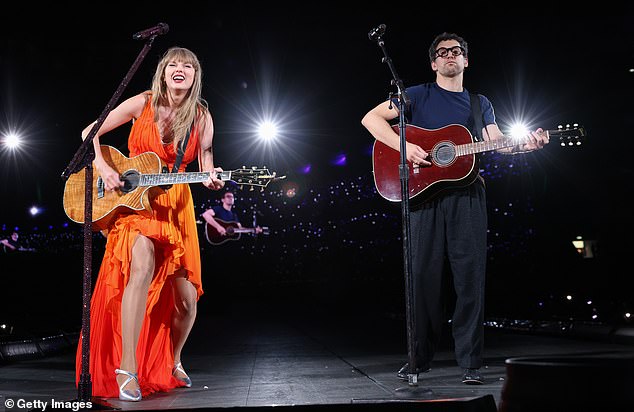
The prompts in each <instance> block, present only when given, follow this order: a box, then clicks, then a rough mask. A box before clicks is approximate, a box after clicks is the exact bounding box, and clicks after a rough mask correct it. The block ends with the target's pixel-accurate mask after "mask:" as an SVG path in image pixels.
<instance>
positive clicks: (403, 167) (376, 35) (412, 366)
mask: <svg viewBox="0 0 634 412" xmlns="http://www.w3.org/2000/svg"><path fill="white" fill-rule="evenodd" d="M384 32H385V25H384V24H382V25H380V26H379V27H378V28H376V29H374V30H372V31H371V32H370V33H369V34H368V37H369V38H370V40H376V42H377V44H378V46H379V47H380V48H381V50H382V51H383V56H384V57H383V59H382V60H381V61H382V62H383V63H386V64H387V65H388V67H389V68H390V71H391V72H392V77H393V79H392V81H391V84H392V85H393V86H396V89H397V93H396V96H397V99H398V110H399V116H398V117H399V118H398V120H399V125H398V126H399V137H400V155H401V162H400V165H399V177H400V180H401V215H402V222H403V264H404V269H405V292H406V293H405V309H406V318H407V350H408V356H409V361H408V364H409V371H408V374H407V381H408V386H409V387H412V386H418V373H416V369H417V366H418V365H417V364H416V347H417V345H418V337H417V336H416V313H415V311H414V307H415V306H414V302H415V299H416V296H415V295H414V282H413V278H412V256H411V254H410V249H411V237H410V218H409V166H408V164H407V153H406V146H407V141H406V139H405V138H406V137H405V110H406V108H407V106H408V105H409V97H408V96H407V93H406V91H405V87H404V86H403V81H402V80H401V79H400V78H399V77H398V75H397V74H396V69H395V68H394V64H393V63H392V59H390V57H389V56H388V54H387V50H386V48H385V42H384V41H383V34H384ZM392 95H393V94H392V93H391V94H390V100H391V98H392ZM424 392H425V393H428V392H429V391H428V390H424Z"/></svg>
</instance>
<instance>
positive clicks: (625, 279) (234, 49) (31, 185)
mask: <svg viewBox="0 0 634 412" xmlns="http://www.w3.org/2000/svg"><path fill="white" fill-rule="evenodd" d="M509 6H510V5H502V6H500V5H494V4H488V3H487V4H485V5H482V4H477V5H476V4H475V3H474V4H473V5H460V6H459V5H457V4H456V5H451V6H448V5H444V4H442V5H439V6H435V5H427V4H421V3H419V2H417V3H408V2H402V3H394V4H389V5H388V4H386V3H376V4H375V3H367V4H365V5H363V6H362V7H360V8H358V9H354V8H353V9H351V8H350V7H351V6H350V5H345V4H343V3H341V4H339V3H335V2H315V3H309V4H300V3H294V4H291V5H287V4H284V3H265V4H263V3H261V2H245V1H234V2H231V3H230V4H222V5H219V4H216V3H212V2H181V3H179V2H127V3H103V4H102V3H90V4H89V3H85V4H82V5H75V4H73V5H71V4H63V3H55V4H54V5H53V4H49V5H43V6H41V5H40V6H37V7H35V6H32V5H27V4H15V5H14V10H15V11H13V12H6V13H5V20H6V21H5V22H4V23H3V24H2V25H0V81H1V89H0V90H2V94H1V97H0V131H1V132H2V134H6V133H7V132H9V131H17V132H19V133H20V134H21V135H22V136H23V138H24V140H25V143H26V144H25V146H23V149H22V150H20V151H8V150H7V149H4V148H3V149H1V152H0V157H1V161H0V181H1V182H2V184H0V198H1V199H2V206H0V225H2V227H1V229H2V231H1V232H0V237H4V236H8V235H9V234H10V231H11V230H13V228H14V227H18V228H19V230H20V232H21V233H22V234H23V236H22V237H23V238H29V236H30V237H31V241H32V242H34V243H36V244H37V245H38V246H40V250H42V249H48V250H49V251H48V252H44V251H41V252H38V253H36V254H34V255H29V256H28V257H24V256H21V257H6V256H5V257H3V259H5V260H4V262H5V263H6V262H8V264H6V265H4V269H2V268H0V271H2V272H3V275H2V277H3V282H4V285H3V287H2V290H3V291H4V293H5V296H6V297H5V299H4V303H10V304H8V305H6V307H9V308H11V309H10V311H9V312H6V313H13V311H15V312H16V313H17V312H20V313H23V312H24V307H23V306H19V305H17V306H16V305H15V299H17V298H16V296H17V294H16V293H14V292H17V291H24V292H25V294H24V296H23V297H24V299H26V300H27V301H28V300H29V299H30V298H31V297H35V298H38V299H40V300H43V301H49V300H50V299H52V296H47V294H48V293H50V292H51V290H56V289H60V290H58V291H57V292H56V293H57V294H56V296H57V297H59V296H68V299H66V301H67V302H71V301H73V300H75V301H77V300H78V299H80V298H81V284H80V283H79V281H80V276H81V257H82V254H81V252H82V251H81V237H77V232H78V230H80V228H79V227H78V226H77V225H74V224H71V225H70V226H68V227H65V226H64V224H66V223H68V221H67V219H66V216H65V214H64V211H63V209H62V193H63V187H64V180H63V179H62V178H61V174H62V172H63V171H64V170H65V168H66V167H67V165H68V164H69V162H70V160H71V159H72V157H73V155H74V153H75V151H76V150H77V148H78V147H79V144H80V131H81V130H82V129H83V128H84V127H85V126H86V125H87V124H89V123H90V122H91V121H93V120H94V119H96V118H97V117H98V116H99V114H100V113H101V112H102V111H103V110H104V108H105V105H106V103H107V102H108V101H109V100H110V98H111V97H112V95H113V93H114V92H115V90H116V89H117V87H118V86H119V84H120V83H121V81H122V79H123V78H124V76H125V74H126V73H127V71H128V70H129V69H130V67H131V66H132V63H133V62H134V60H135V59H136V57H137V56H138V54H139V52H140V51H141V49H142V47H143V42H140V41H135V40H133V39H132V34H133V33H135V32H137V31H140V30H143V29H145V28H148V27H151V26H154V25H156V24H157V23H158V22H165V23H167V24H168V25H169V27H170V30H169V32H168V33H167V34H165V35H163V36H159V37H157V38H156V39H155V41H154V44H153V46H152V48H151V49H150V52H149V54H148V55H147V57H146V58H145V60H144V61H143V62H142V64H141V65H140V67H139V69H138V71H137V72H136V73H135V75H134V76H133V78H132V80H131V82H130V84H129V85H128V86H127V88H126V89H125V91H124V92H123V96H122V99H124V98H127V97H129V96H131V95H133V94H136V93H138V92H140V91H143V90H145V89H147V88H148V87H149V85H150V81H151V76H152V74H153V71H154V69H155V66H156V63H157V62H158V60H159V59H160V56H161V55H162V54H163V53H164V52H165V50H166V49H167V48H168V47H170V46H175V45H178V46H183V47H187V48H190V49H192V50H193V51H194V52H196V53H197V55H198V56H199V58H200V60H201V63H202V66H203V82H204V90H203V94H204V97H205V98H206V99H207V101H208V102H209V106H210V108H211V111H212V114H213V116H214V121H215V128H216V133H215V138H214V153H215V159H216V164H217V165H219V166H222V167H223V168H225V169H233V168H238V167H241V166H242V165H262V164H263V165H267V166H269V167H270V168H271V169H272V170H275V171H276V172H277V173H278V174H280V175H286V176H287V178H286V180H285V182H284V185H290V184H292V185H295V186H296V187H297V193H298V195H297V196H296V197H295V198H293V199H284V198H283V197H282V196H281V193H283V190H284V188H286V187H288V186H284V185H283V184H281V183H279V184H278V183H276V184H272V185H271V186H269V187H268V188H267V190H266V191H265V192H262V193H257V192H256V193H251V192H246V191H245V192H241V194H240V197H239V198H238V199H237V206H238V210H239V211H240V213H241V214H243V216H244V215H246V219H247V221H248V219H249V218H250V216H251V215H250V214H251V212H252V211H253V210H254V209H256V211H257V212H258V213H259V214H258V216H259V221H260V222H261V223H262V224H267V225H268V226H270V227H271V229H272V234H271V236H269V237H267V238H261V239H251V238H245V239H243V241H242V242H240V243H237V244H233V245H230V246H228V247H227V248H224V249H222V252H219V251H218V250H217V249H210V248H209V246H208V245H205V242H204V239H201V246H202V247H203V259H204V262H203V265H205V266H204V268H210V267H211V268H212V269H207V270H209V271H213V273H214V275H210V276H209V277H208V280H207V281H206V282H207V283H206V284H207V285H208V286H207V290H208V293H209V295H210V296H211V297H212V298H210V299H209V300H207V301H206V302H207V303H206V304H208V305H212V306H213V305H214V304H215V303H212V302H221V301H222V300H223V299H228V298H231V296H248V295H249V293H255V292H253V291H254V290H255V291H258V292H260V294H265V293H262V292H263V291H264V290H266V295H268V296H271V297H272V299H276V298H279V297H280V296H281V297H282V299H278V302H279V301H284V300H287V301H289V302H290V301H293V300H294V299H299V300H300V301H301V299H302V298H305V297H306V296H309V295H311V296H316V297H319V298H320V299H326V302H327V303H329V304H333V305H334V304H342V303H345V304H347V305H348V306H350V307H351V308H353V309H354V308H360V307H361V308H366V309H367V308H369V307H375V306H381V308H382V309H385V308H386V307H387V309H386V310H387V311H392V312H396V313H398V312H399V311H401V310H402V305H401V304H402V296H403V294H402V283H403V278H402V273H401V272H402V271H401V266H400V265H401V259H402V255H401V252H402V249H401V243H400V232H399V231H400V220H399V219H400V216H399V213H400V211H399V208H398V206H397V205H394V204H389V203H388V202H386V201H384V200H382V199H381V198H380V196H379V195H378V194H376V192H374V191H373V186H372V180H371V179H372V177H371V172H372V170H371V168H372V165H371V157H370V153H371V144H372V142H373V139H372V137H371V136H370V135H369V134H368V132H367V131H366V130H365V129H364V128H363V127H362V126H361V124H360V120H361V118H362V117H363V115H364V114H365V113H366V112H367V111H368V110H369V109H370V108H372V107H374V106H375V105H376V104H378V103H379V102H380V101H382V100H384V99H386V98H387V96H388V93H389V92H391V91H394V88H393V87H392V86H391V85H390V80H391V78H392V76H391V73H390V71H389V69H388V67H387V65H385V64H383V63H382V62H381V58H382V57H383V55H382V52H381V50H380V49H379V48H378V47H377V44H376V42H372V41H370V40H369V39H368V36H367V33H368V31H369V30H370V29H371V28H373V27H376V26H377V25H378V24H381V23H384V24H386V25H387V32H386V34H385V36H384V40H385V44H386V47H387V50H388V53H389V55H390V57H391V58H392V60H393V62H394V64H395V67H396V69H397V72H398V74H399V75H400V77H401V78H402V79H403V81H404V84H405V85H406V86H409V85H414V84H416V83H420V82H425V81H433V79H434V76H433V73H432V71H431V69H430V67H429V60H428V57H427V49H428V47H429V44H430V42H431V41H432V39H433V38H434V36H435V35H436V34H438V33H440V32H442V31H450V32H456V33H458V34H460V35H462V36H463V37H464V38H465V39H466V40H467V41H468V42H469V52H470V53H469V68H468V69H467V71H466V74H465V86H466V88H467V89H469V90H471V91H477V92H479V93H482V94H484V95H486V96H487V97H488V98H489V99H490V100H491V101H492V103H493V105H494V107H495V110H496V116H497V120H498V122H499V124H500V126H501V128H502V129H503V130H505V128H507V127H508V126H509V125H510V124H512V123H513V122H515V121H517V120H522V121H523V122H524V123H526V124H527V125H528V126H529V127H530V128H531V129H535V128H537V127H543V128H546V129H553V128H556V127H557V125H559V124H566V123H579V124H581V125H583V126H584V127H585V129H586V131H587V137H586V139H585V141H584V144H583V145H582V146H581V147H578V148H572V149H566V148H561V147H559V146H558V145H557V144H556V143H557V142H556V141H555V142H553V143H554V144H551V145H549V146H548V147H547V148H546V149H545V150H543V151H540V152H538V153H533V154H530V155H527V156H519V157H515V158H514V159H500V158H499V156H495V155H493V154H491V155H487V156H484V157H483V160H484V161H483V164H482V168H483V174H484V175H485V177H486V178H487V187H488V198H489V207H490V222H491V225H490V226H491V231H490V243H491V246H490V265H489V272H490V276H491V280H490V281H489V288H490V292H489V295H488V296H489V300H490V301H491V303H490V305H489V308H490V313H491V314H498V315H504V316H533V317H539V316H543V315H542V314H540V312H534V311H533V310H532V309H534V308H535V306H534V305H536V304H537V302H538V301H541V302H549V299H550V302H551V307H556V306H557V310H554V309H553V310H552V311H551V312H549V313H548V315H549V316H551V315H553V314H555V315H560V314H563V316H565V315H566V313H567V312H566V311H567V310H568V309H566V308H563V309H562V308H559V307H558V304H557V303H553V302H556V301H557V299H558V297H560V296H561V295H562V294H566V293H574V292H579V294H580V295H584V296H589V295H593V296H595V299H597V300H598V299H601V300H602V301H604V302H606V303H605V307H606V308H608V309H606V310H604V313H607V312H609V313H610V316H609V317H608V316H606V318H607V319H606V321H610V322H618V321H622V318H620V317H619V316H620V315H619V314H620V313H621V312H622V311H623V310H627V309H628V308H630V307H631V306H632V305H631V298H630V297H629V293H628V292H629V291H631V290H632V286H633V282H632V280H631V273H630V272H631V270H630V269H629V267H630V265H629V260H630V259H629V251H630V249H631V244H630V242H631V241H632V229H633V224H632V222H633V219H632V218H633V216H632V215H633V212H632V210H633V209H632V207H631V205H630V198H631V197H632V192H633V190H632V189H633V185H632V183H631V181H632V180H631V179H632V175H633V168H632V161H631V159H630V153H631V152H632V146H633V144H632V132H631V130H632V126H633V118H634V117H633V116H632V108H633V104H632V92H633V91H634V89H633V87H632V85H633V79H634V73H632V72H631V71H630V70H631V69H632V68H634V24H633V21H634V20H633V17H634V13H633V10H632V7H631V6H620V7H619V8H618V9H617V8H612V7H608V6H607V5H606V7H604V8H603V9H602V10H594V9H590V8H587V9H579V8H576V9H574V10H571V9H567V8H563V6H562V7H561V9H557V8H554V7H553V6H549V7H547V8H546V7H538V6H532V8H531V7H528V6H517V7H524V8H523V9H522V8H520V9H519V10H514V11H513V12H511V11H509V10H508V7H509ZM262 118H271V119H274V120H276V121H278V122H279V124H280V127H281V136H280V139H279V141H278V142H277V143H275V144H272V145H269V146H263V145H261V144H258V142H257V138H256V137H255V132H254V127H255V126H254V125H255V123H256V120H258V119H262ZM126 137H127V129H126V128H122V130H120V131H117V132H113V133H111V135H109V136H108V137H106V138H104V139H103V142H106V143H107V144H112V145H114V146H117V147H121V148H124V147H125V139H126ZM342 154H343V155H345V156H346V159H347V163H346V164H345V165H344V166H337V165H335V164H333V161H334V160H335V159H337V158H338V157H339V156H341V155H342ZM511 164H512V165H513V167H510V165H511ZM306 165H311V172H310V173H308V174H303V173H301V172H300V171H301V170H302V168H304V167H305V166H306ZM351 182H354V183H353V184H352V185H351ZM343 188H346V189H345V190H344V189H343ZM193 189H194V196H195V197H196V200H197V208H199V209H200V211H202V210H203V209H204V206H206V205H210V204H213V203H215V201H216V199H217V194H216V193H212V192H207V191H204V190H202V188H201V187H199V186H196V187H193ZM348 189H350V190H348ZM316 199H317V200H316ZM32 205H37V206H39V207H42V208H43V213H42V214H41V215H39V216H36V217H31V216H30V215H29V214H28V208H29V207H30V206H32ZM371 213H378V215H373V216H375V217H376V219H370V220H375V221H374V223H372V222H371V221H370V220H368V216H369V214H371ZM377 221H378V223H377ZM307 226H311V230H310V231H309V232H310V233H307V232H306V227H307ZM322 229H323V232H319V231H320V230H322ZM44 230H50V231H51V232H50V233H51V235H47V234H42V232H43V231H44ZM67 232H72V234H71V235H68V233H67ZM318 232H319V233H322V234H323V235H322V234H320V235H316V234H315V233H318ZM34 233H35V234H37V236H34V235H33V234H34ZM60 233H62V234H64V233H66V234H65V235H64V236H66V235H68V236H69V237H63V238H60V237H59V236H60ZM201 235H202V233H201ZM575 236H583V237H584V238H585V239H592V240H596V241H597V253H596V256H595V258H593V259H582V258H580V257H579V255H577V254H576V252H575V251H574V250H573V249H572V247H571V241H572V240H573V239H574V238H575ZM60 239H61V240H60ZM42 244H45V245H46V247H45V248H43V247H42ZM60 245H61V246H68V247H69V250H64V249H63V248H62V249H59V247H60ZM96 245H97V246H96V253H95V259H96V260H98V257H99V250H100V249H99V241H97V242H96ZM219 255H220V256H219ZM34 256H35V257H34ZM97 263H98V262H97ZM223 270H227V271H229V272H230V273H232V274H233V276H231V277H229V276H225V275H217V274H218V273H220V274H222V273H223V272H222V271H223ZM10 274H11V275H10ZM256 274H257V275H256ZM27 284H28V287H25V285H27ZM360 285H362V286H363V287H360ZM254 286H255V287H254ZM258 288H260V289H258ZM263 288H266V289H263ZM38 291H39V292H38ZM229 291H230V292H229ZM232 294H234V295H232ZM21 296H22V295H21ZM20 299H22V297H21V298H20ZM386 302H387V304H386ZM30 305H31V307H33V304H30ZM68 307H70V308H71V309H69V310H70V313H72V314H73V315H71V316H70V319H75V320H76V319H77V316H75V314H77V315H78V314H79V313H78V312H73V310H72V307H73V305H72V304H70V305H68ZM20 308H21V309H20ZM216 308H217V307H216ZM7 310H8V309H7ZM584 311H586V309H585V308H584V309H579V308H575V309H574V310H573V312H574V314H575V316H577V315H578V316H582V317H584V318H585V317H587V316H588V313H586V312H584ZM33 312H34V313H35V312H37V313H39V312H38V311H36V310H35V309H33ZM573 312H570V313H573ZM65 313H68V312H60V313H57V312H55V315H54V316H53V315H52V312H49V313H48V315H51V316H53V317H54V318H56V319H60V318H63V317H64V316H65Z"/></svg>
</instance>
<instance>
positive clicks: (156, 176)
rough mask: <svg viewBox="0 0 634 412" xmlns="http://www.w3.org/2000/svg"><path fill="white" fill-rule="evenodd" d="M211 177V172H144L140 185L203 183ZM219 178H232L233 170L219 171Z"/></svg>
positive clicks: (224, 179)
mask: <svg viewBox="0 0 634 412" xmlns="http://www.w3.org/2000/svg"><path fill="white" fill-rule="evenodd" d="M207 179H209V172H183V173H147V174H142V175H141V178H140V180H139V186H163V185H172V184H179V183H202V182H206V181H207ZM218 179H220V180H222V181H227V180H231V171H226V172H220V173H218Z"/></svg>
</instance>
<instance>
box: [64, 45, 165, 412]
mask: <svg viewBox="0 0 634 412" xmlns="http://www.w3.org/2000/svg"><path fill="white" fill-rule="evenodd" d="M155 37H156V35H153V36H151V37H149V38H148V39H147V41H146V43H145V45H144V46H143V49H142V50H141V52H140V53H139V55H138V56H137V58H136V60H135V61H134V63H133V64H132V67H130V69H129V70H128V73H127V74H126V75H125V77H124V78H123V80H122V81H121V83H120V84H119V87H117V90H116V91H115V92H114V94H113V95H112V97H111V98H110V101H109V102H108V104H106V107H105V109H104V110H103V112H102V113H101V115H100V116H99V118H98V119H97V121H96V122H95V124H94V125H93V127H92V129H90V132H89V133H88V136H86V139H84V141H83V142H82V144H81V145H80V146H79V149H78V150H77V152H76V153H75V155H74V156H73V159H72V160H71V161H70V163H69V164H68V166H66V169H65V170H64V172H63V173H62V178H63V179H64V180H68V178H69V177H70V176H71V175H72V174H74V173H78V172H79V171H80V170H81V169H82V168H84V169H85V175H86V187H85V200H84V267H83V292H82V321H81V338H82V342H81V374H80V378H79V382H78V384H77V394H78V395H77V397H78V401H80V402H92V405H93V408H95V406H99V403H97V402H95V401H93V400H92V380H91V376H90V300H91V293H92V283H91V280H92V232H93V231H92V200H93V195H92V193H93V186H92V185H93V164H92V162H93V160H94V159H95V151H94V146H93V139H94V137H95V135H96V134H97V131H98V130H99V129H100V128H101V125H102V124H103V122H104V121H105V120H106V117H107V116H108V113H110V111H111V110H112V109H113V108H114V106H115V104H116V103H117V101H118V100H119V98H120V97H121V94H122V93H123V91H124V90H125V88H126V87H127V86H128V83H129V82H130V80H131V79H132V76H133V75H134V73H135V72H136V71H137V69H138V68H139V66H140V65H141V62H142V61H143V59H144V58H145V56H146V55H147V53H148V52H149V51H150V48H151V47H152V43H153V42H154V38H155ZM99 409H106V408H99ZM107 409H111V408H107Z"/></svg>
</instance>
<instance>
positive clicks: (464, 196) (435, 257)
mask: <svg viewBox="0 0 634 412" xmlns="http://www.w3.org/2000/svg"><path fill="white" fill-rule="evenodd" d="M429 59H430V61H431V68H432V70H433V71H434V72H436V81H435V82H433V83H425V84H421V85H417V86H413V87H409V88H407V89H406V94H407V96H408V97H409V99H410V105H409V106H408V107H407V108H406V112H405V113H404V115H405V118H406V119H407V121H408V123H409V124H411V125H413V126H417V127H419V128H423V129H429V130H434V129H440V128H443V127H445V126H449V125H454V124H455V125H462V126H465V127H466V128H467V129H469V130H470V131H471V133H472V134H474V135H479V136H480V137H481V138H482V139H483V140H485V141H493V140H496V139H502V138H504V135H503V134H502V132H501V131H500V129H499V128H498V126H497V124H496V122H495V115H494V112H493V106H492V105H491V102H490V101H489V100H488V99H487V98H486V97H484V96H482V95H477V98H478V99H479V102H480V110H481V114H482V130H476V129H477V128H475V125H476V124H478V123H477V121H476V120H475V118H474V115H473V112H472V108H471V103H470V101H471V100H470V94H469V92H468V91H467V89H465V87H464V86H463V75H464V71H465V69H466V68H467V67H468V66H469V59H468V45H467V42H466V41H465V40H464V39H463V38H462V37H460V36H458V35H456V34H454V33H442V34H440V35H438V36H437V37H436V38H435V39H434V41H433V42H432V44H431V46H430V48H429ZM398 108H399V106H398V105H397V104H395V102H394V101H390V100H388V101H385V102H382V103H380V104H379V105H377V106H376V107H375V108H373V109H372V110H370V111H369V112H368V113H367V114H366V115H365V116H364V117H363V119H362V121H361V123H362V124H363V126H364V127H365V128H366V129H367V130H368V131H369V132H370V134H372V136H373V137H374V138H375V139H377V140H378V141H380V142H382V143H384V144H385V145H387V146H388V147H390V148H392V149H394V150H396V151H399V150H400V137H399V134H398V133H397V132H395V131H394V130H393V128H392V126H391V124H390V121H392V120H393V119H395V118H397V117H398V116H399V110H398ZM407 140H408V141H407V143H406V147H405V151H406V157H407V160H408V162H409V167H410V168H411V167H415V168H419V173H425V168H439V167H440V166H439V159H435V158H433V157H432V156H431V153H428V152H427V151H426V150H425V149H423V148H422V147H420V145H417V144H414V143H412V142H410V141H409V137H407ZM546 143H548V135H547V133H544V132H543V131H542V130H541V129H537V131H535V132H531V133H530V134H529V135H528V136H527V139H526V141H525V143H520V144H517V145H515V146H512V147H504V148H501V149H499V150H498V151H499V152H500V153H507V154H513V153H520V152H528V151H533V150H536V149H541V148H542V147H543V146H544V145H545V144H546ZM427 149H428V150H431V149H430V148H427ZM388 150H389V149H388ZM434 161H436V163H434ZM429 170H431V171H433V170H434V169H429ZM436 170H437V169H436ZM476 173H477V171H476ZM396 176H399V175H398V173H397V174H396ZM399 199H400V197H399ZM410 228H411V257H412V266H411V269H412V277H413V293H414V295H415V299H414V305H413V307H414V312H415V319H416V324H415V331H414V332H415V336H416V342H415V345H414V347H415V354H414V359H415V360H416V362H415V365H409V363H406V364H405V365H403V367H402V368H401V369H400V370H399V371H398V373H397V376H398V377H399V378H400V379H403V380H408V377H409V375H414V374H416V375H418V373H420V372H426V371H428V370H430V367H431V362H432V359H433V357H434V352H435V350H436V348H437V345H438V342H439V339H440V337H441V333H442V327H443V325H444V324H445V322H444V320H443V314H444V312H443V301H442V297H443V296H444V294H443V290H442V287H443V285H444V284H446V283H450V282H445V281H443V273H444V269H445V267H444V265H445V260H447V261H448V262H449V268H450V269H451V274H452V277H453V285H454V288H455V293H456V305H455V308H454V312H453V317H452V319H451V325H452V332H453V338H454V342H455V356H456V361H457V363H458V365H459V366H460V367H461V368H462V382H464V383H466V384H482V383H483V382H484V379H483V377H482V375H481V373H480V367H481V366H482V362H483V359H482V353H483V340H484V325H483V323H484V281H485V272H486V250H487V209H486V200H485V190H484V180H483V179H482V177H481V176H477V178H474V179H470V180H469V182H466V183H465V185H464V186H460V185H457V186H450V187H448V188H447V189H446V190H442V191H440V193H439V194H438V195H437V196H434V197H432V198H430V199H427V200H425V201H424V202H423V203H422V204H419V205H416V207H413V208H412V211H411V213H410Z"/></svg>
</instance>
